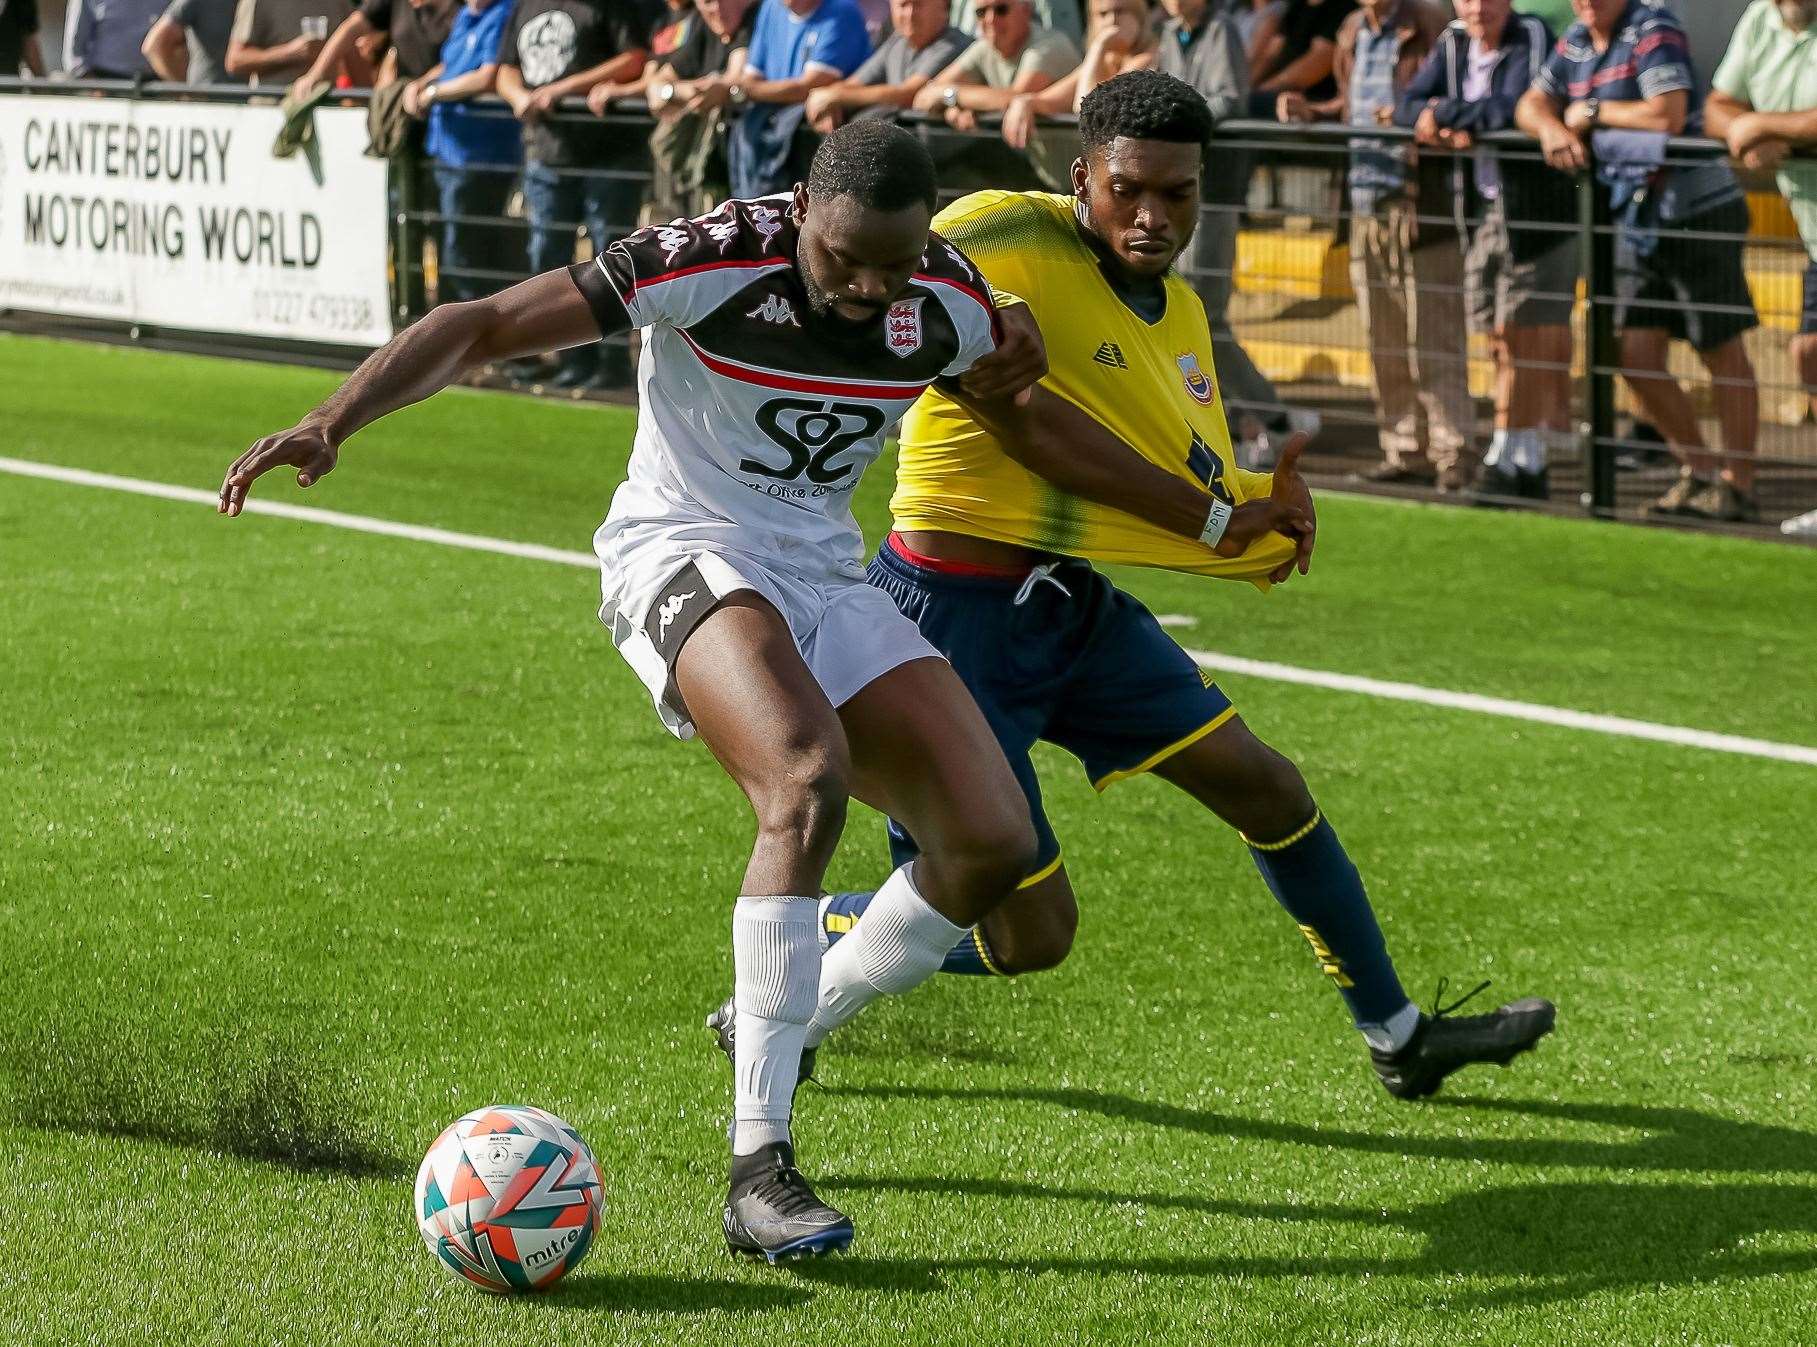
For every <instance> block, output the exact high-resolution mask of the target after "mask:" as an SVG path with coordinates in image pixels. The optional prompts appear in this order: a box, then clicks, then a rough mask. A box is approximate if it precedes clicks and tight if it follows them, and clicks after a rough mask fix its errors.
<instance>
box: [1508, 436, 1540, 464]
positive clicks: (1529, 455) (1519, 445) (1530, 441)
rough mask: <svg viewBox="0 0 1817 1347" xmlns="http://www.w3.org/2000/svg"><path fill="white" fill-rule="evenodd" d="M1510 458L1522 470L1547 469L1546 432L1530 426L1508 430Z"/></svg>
mask: <svg viewBox="0 0 1817 1347" xmlns="http://www.w3.org/2000/svg"><path fill="white" fill-rule="evenodd" d="M1508 458H1509V461H1511V462H1512V463H1513V464H1514V466H1515V467H1516V468H1518V469H1520V470H1521V471H1522V472H1544V471H1545V469H1546V433H1545V432H1544V431H1543V430H1535V429H1532V428H1528V429H1525V430H1511V431H1509V432H1508Z"/></svg>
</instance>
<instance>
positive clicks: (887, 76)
mask: <svg viewBox="0 0 1817 1347" xmlns="http://www.w3.org/2000/svg"><path fill="white" fill-rule="evenodd" d="M946 16H947V8H946V0H890V26H891V28H892V30H893V31H892V32H891V33H890V35H889V36H888V37H886V38H885V39H884V40H883V42H882V43H881V44H880V45H879V46H878V48H877V50H876V51H874V52H872V53H871V54H870V57H869V59H867V60H866V61H865V63H864V64H863V65H861V66H859V67H858V69H856V70H854V71H853V72H852V73H851V74H850V75H847V76H846V77H845V78H844V79H842V80H839V81H837V82H835V83H833V84H828V85H826V86H825V87H823V88H819V89H816V90H814V91H813V92H812V93H810V94H809V95H808V98H807V120H808V125H809V126H811V127H813V128H814V129H815V130H816V131H819V132H822V133H825V132H829V131H835V130H837V129H838V128H839V127H840V126H841V125H843V124H844V123H845V122H846V121H847V120H848V119H851V120H856V119H858V118H860V117H893V116H895V115H896V114H897V113H898V112H900V111H902V110H903V109H904V108H907V107H911V106H912V105H913V104H914V102H915V95H916V94H918V93H920V92H921V90H922V89H923V88H924V87H926V85H927V82H928V81H929V80H930V79H932V78H933V77H934V76H935V75H937V74H939V73H940V72H941V71H942V70H945V69H946V68H947V66H949V65H951V64H952V63H953V62H954V61H955V60H957V59H958V58H959V55H960V53H962V52H963V51H964V50H965V49H966V48H967V47H969V46H970V45H971V39H970V38H969V37H967V36H966V35H965V34H964V33H962V32H960V31H959V30H958V29H957V28H954V27H953V26H952V25H951V24H949V23H948V22H947V21H946Z"/></svg>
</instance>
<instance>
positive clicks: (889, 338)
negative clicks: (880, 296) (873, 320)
mask: <svg viewBox="0 0 1817 1347" xmlns="http://www.w3.org/2000/svg"><path fill="white" fill-rule="evenodd" d="M923 298H925V297H918V298H915V299H899V300H897V301H896V302H895V303H894V304H892V305H890V311H889V312H888V313H886V314H884V315H883V340H884V344H885V345H887V346H888V347H889V348H890V350H892V351H894V352H895V353H896V354H897V355H913V354H915V352H916V351H919V350H920V349H921V305H922V300H923Z"/></svg>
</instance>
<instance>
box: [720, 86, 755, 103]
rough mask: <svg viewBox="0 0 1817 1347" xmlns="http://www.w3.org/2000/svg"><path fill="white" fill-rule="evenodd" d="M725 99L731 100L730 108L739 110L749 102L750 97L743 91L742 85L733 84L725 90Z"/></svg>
mask: <svg viewBox="0 0 1817 1347" xmlns="http://www.w3.org/2000/svg"><path fill="white" fill-rule="evenodd" d="M726 97H727V98H729V99H731V100H732V106H733V107H735V108H741V107H743V106H744V105H745V104H746V103H748V102H749V101H750V97H751V96H750V95H749V94H747V93H746V92H745V91H744V85H742V84H734V85H733V86H732V87H731V88H729V89H727V90H726Z"/></svg>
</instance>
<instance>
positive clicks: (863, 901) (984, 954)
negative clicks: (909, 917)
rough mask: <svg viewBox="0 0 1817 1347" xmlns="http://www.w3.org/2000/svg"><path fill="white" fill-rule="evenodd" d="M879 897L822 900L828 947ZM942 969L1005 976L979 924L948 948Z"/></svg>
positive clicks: (851, 895) (838, 896)
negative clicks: (992, 958)
mask: <svg viewBox="0 0 1817 1347" xmlns="http://www.w3.org/2000/svg"><path fill="white" fill-rule="evenodd" d="M875 896H876V895H875V894H870V893H829V894H828V895H827V896H826V897H824V898H822V899H821V900H820V930H821V934H822V936H823V938H824V939H825V941H826V946H827V948H828V949H831V948H832V947H833V946H834V945H836V944H838V943H839V941H840V940H842V939H843V938H844V937H845V935H846V933H847V932H849V931H850V930H851V929H852V927H853V926H854V925H856V924H857V921H858V918H859V917H860V916H862V915H863V914H864V909H865V908H867V907H869V906H870V905H871V899H872V898H873V897H875ZM940 971H941V972H942V973H962V974H966V975H968V976H971V977H999V976H1001V975H1002V974H1001V970H999V969H998V968H997V967H996V966H995V965H994V964H993V963H992V962H991V957H990V948H989V946H988V945H987V944H986V943H985V940H984V933H983V932H982V931H980V930H979V929H978V928H977V927H976V926H974V927H972V928H971V929H970V930H969V931H967V932H966V933H965V938H964V939H962V940H961V941H960V942H959V943H958V944H956V945H954V946H953V947H952V949H950V950H948V951H947V955H946V962H944V963H943V964H941V965H940Z"/></svg>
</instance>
